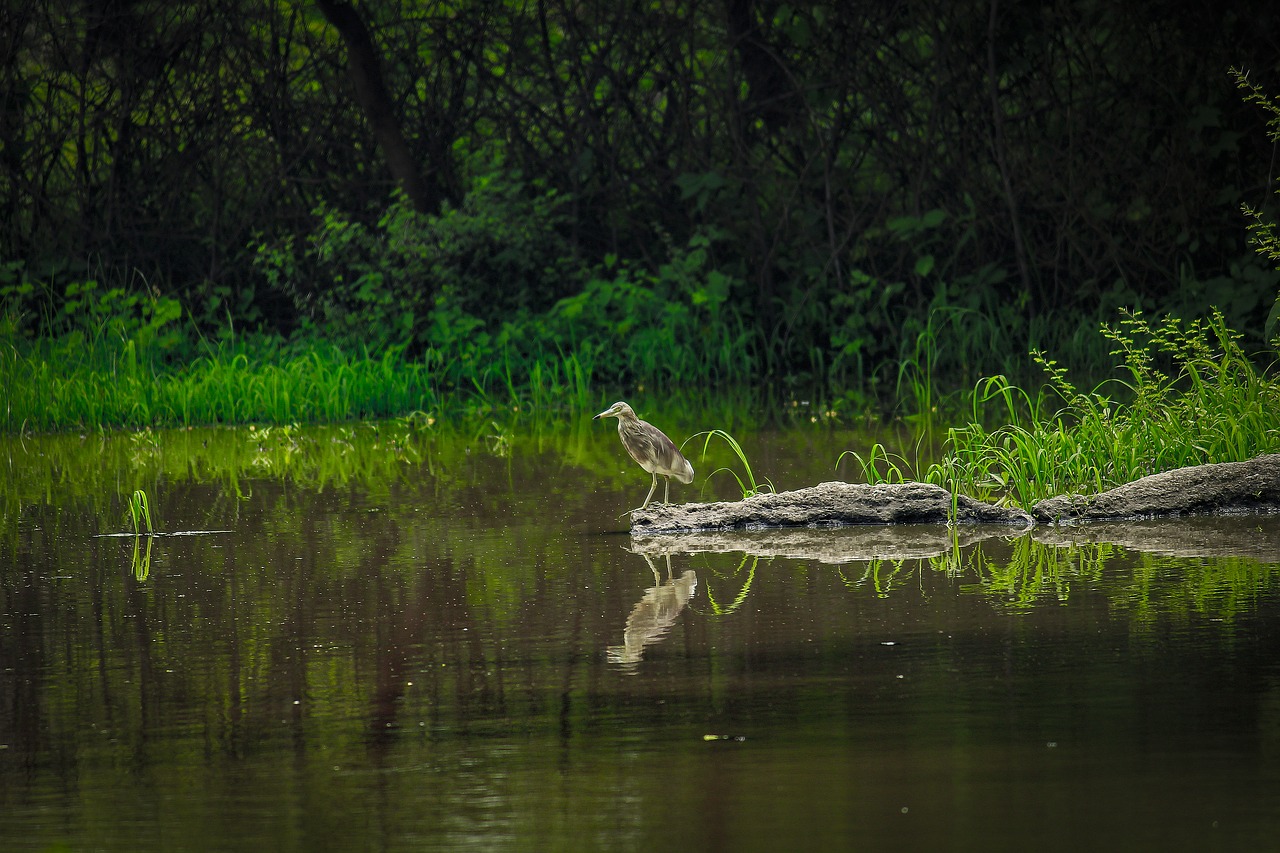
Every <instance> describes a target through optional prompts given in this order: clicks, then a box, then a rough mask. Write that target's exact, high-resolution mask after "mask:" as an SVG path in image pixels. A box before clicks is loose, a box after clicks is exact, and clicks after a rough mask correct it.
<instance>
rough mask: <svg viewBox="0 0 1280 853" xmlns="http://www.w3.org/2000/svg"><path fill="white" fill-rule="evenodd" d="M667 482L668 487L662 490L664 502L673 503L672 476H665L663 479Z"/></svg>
mask: <svg viewBox="0 0 1280 853" xmlns="http://www.w3.org/2000/svg"><path fill="white" fill-rule="evenodd" d="M662 481H663V482H664V483H665V484H666V486H667V487H666V488H665V489H663V490H662V502H663V503H664V504H669V503H671V478H670V477H664V478H663V480H662Z"/></svg>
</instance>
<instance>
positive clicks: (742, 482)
mask: <svg viewBox="0 0 1280 853" xmlns="http://www.w3.org/2000/svg"><path fill="white" fill-rule="evenodd" d="M703 436H705V439H704V440H703V442H702V458H703V459H706V458H707V450H708V449H709V448H710V446H711V439H713V438H718V439H720V440H721V441H723V442H724V443H725V444H727V445H728V446H729V449H730V450H731V451H733V455H734V456H736V457H737V459H738V461H739V462H740V463H741V464H742V469H743V473H742V475H741V476H739V474H738V472H737V471H735V470H733V469H732V468H729V467H727V466H721V467H719V468H717V469H715V470H714V471H712V472H711V473H710V474H708V475H707V481H710V480H711V478H712V477H714V476H715V475H716V474H719V473H720V472H722V471H723V472H725V473H727V474H729V475H730V476H731V477H733V479H734V480H735V481H736V482H737V484H738V489H739V491H741V492H742V497H743V499H744V500H745V499H746V498H749V497H753V496H754V495H759V494H762V493H764V492H772V491H774V488H773V484H772V483H770V482H769V481H768V480H765V481H764V482H763V483H758V482H756V476H755V473H754V472H753V471H752V470H751V462H750V461H749V460H748V459H747V454H746V451H744V450H743V449H742V445H740V444H738V441H737V439H735V438H734V437H733V436H732V435H730V434H729V433H727V432H725V431H724V430H722V429H711V430H705V431H703V432H699V433H695V434H693V435H691V436H689V438H688V441H693V440H694V439H696V438H699V437H703ZM686 443H687V442H686ZM704 488H705V485H704Z"/></svg>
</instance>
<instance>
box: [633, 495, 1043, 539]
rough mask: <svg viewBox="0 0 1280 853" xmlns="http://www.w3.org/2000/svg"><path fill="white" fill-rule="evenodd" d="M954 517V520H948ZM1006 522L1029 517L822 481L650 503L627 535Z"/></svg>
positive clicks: (963, 500)
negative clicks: (699, 500) (710, 499)
mask: <svg viewBox="0 0 1280 853" xmlns="http://www.w3.org/2000/svg"><path fill="white" fill-rule="evenodd" d="M953 514H954V518H953ZM951 521H954V522H955V523H957V524H979V523H983V524H1011V525H1017V526H1019V527H1029V526H1030V525H1031V524H1032V523H1033V522H1032V518H1031V516H1030V515H1028V514H1027V513H1026V512H1023V511H1022V510H1020V509H1016V508H1013V507H998V506H993V505H991V504H985V503H982V502H981V501H977V500H974V499H972V498H969V497H965V496H963V495H960V496H958V497H956V498H955V499H954V502H953V498H952V495H951V494H950V493H949V492H947V490H946V489H943V488H942V487H941V486H935V485H931V484H928V483H881V484H878V485H866V484H861V483H822V484H820V485H817V486H811V487H810V488H807V489H797V490H795V491H791V492H778V493H766V494H760V495H754V496H752V497H749V498H746V499H744V500H741V501H723V502H719V503H707V504H678V505H669V504H668V505H663V504H651V505H650V506H648V507H646V508H644V509H637V510H633V511H632V513H631V532H632V535H647V534H654V533H677V532H688V531H694V530H758V529H763V528H770V527H839V526H843V525H850V524H947V523H948V522H951Z"/></svg>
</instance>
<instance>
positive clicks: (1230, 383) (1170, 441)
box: [926, 311, 1280, 507]
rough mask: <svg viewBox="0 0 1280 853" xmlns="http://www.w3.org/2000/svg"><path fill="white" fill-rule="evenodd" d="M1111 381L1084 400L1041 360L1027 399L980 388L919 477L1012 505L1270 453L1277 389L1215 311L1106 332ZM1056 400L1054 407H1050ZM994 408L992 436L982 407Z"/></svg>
mask: <svg viewBox="0 0 1280 853" xmlns="http://www.w3.org/2000/svg"><path fill="white" fill-rule="evenodd" d="M1101 333H1102V335H1103V336H1104V337H1105V338H1106V339H1107V340H1109V341H1111V342H1112V346H1113V350H1112V354H1113V356H1116V357H1118V358H1119V360H1120V363H1119V365H1117V367H1118V370H1119V372H1120V375H1119V376H1117V377H1115V378H1112V379H1110V380H1107V381H1105V382H1103V383H1101V384H1099V385H1098V386H1096V387H1095V388H1094V389H1093V390H1092V391H1088V392H1082V391H1080V390H1078V389H1077V388H1076V387H1075V385H1074V384H1073V383H1072V382H1071V381H1070V380H1069V379H1068V378H1067V371H1066V370H1065V369H1064V368H1061V367H1059V366H1058V365H1057V363H1056V362H1055V361H1053V360H1051V359H1049V358H1047V357H1046V356H1044V355H1043V354H1042V353H1038V352H1037V353H1035V354H1034V357H1035V359H1036V361H1037V363H1039V364H1040V365H1041V367H1042V369H1044V370H1045V372H1046V373H1047V375H1048V384H1047V386H1046V388H1045V390H1044V391H1043V392H1042V394H1041V395H1039V396H1037V397H1035V398H1033V397H1031V395H1029V394H1028V393H1027V392H1025V391H1023V390H1021V389H1020V388H1017V387H1015V386H1013V385H1011V384H1010V383H1009V382H1008V381H1007V380H1005V379H1004V378H1003V377H994V378H992V379H988V380H984V381H983V382H981V383H979V385H978V387H977V388H976V389H975V391H974V393H973V418H972V420H971V422H970V423H969V424H968V425H967V426H964V427H959V428H954V429H951V430H949V431H948V437H947V442H946V454H945V456H944V458H943V459H942V460H941V461H940V462H939V463H937V464H935V465H933V466H931V467H930V469H929V471H928V473H927V475H926V479H928V480H929V481H930V482H936V483H939V484H941V485H944V486H946V487H948V488H950V489H951V490H952V491H953V492H955V491H959V490H964V491H969V492H975V493H977V494H979V495H982V496H990V495H1002V496H1006V497H1008V498H1009V499H1010V500H1012V501H1013V502H1015V503H1017V504H1018V505H1020V506H1023V507H1028V506H1030V505H1031V504H1033V503H1035V502H1036V501H1038V500H1040V499H1042V498H1045V497H1049V496H1051V495H1055V494H1063V493H1067V492H1072V491H1080V490H1088V491H1100V490H1103V489H1106V488H1110V487H1113V486H1116V485H1119V484H1121V483H1125V482H1129V481H1131V480H1134V479H1137V478H1138V477H1141V476H1144V475H1146V474H1152V473H1156V472H1159V471H1165V470H1168V469H1171V468H1176V467H1181V466H1185V465H1194V464H1202V463H1206V462H1227V461H1242V460H1245V459H1249V458H1251V457H1253V456H1256V455H1258V454H1260V453H1266V452H1271V451H1274V450H1277V449H1280V382H1278V381H1277V380H1276V378H1275V377H1274V376H1271V375H1268V374H1267V373H1265V372H1260V371H1259V370H1258V368H1257V367H1255V366H1254V364H1253V362H1252V361H1250V359H1249V358H1248V357H1247V356H1246V355H1245V353H1244V351H1243V350H1242V349H1241V347H1240V335H1239V334H1238V333H1236V332H1234V331H1232V330H1231V329H1230V328H1228V327H1227V325H1226V320H1225V319H1224V317H1223V316H1222V314H1221V313H1219V312H1216V311H1215V312H1214V313H1213V314H1212V315H1211V316H1210V317H1209V318H1208V319H1205V320H1195V321H1192V322H1189V323H1183V322H1182V321H1181V320H1179V319H1177V318H1174V317H1166V318H1165V319H1163V320H1162V321H1160V322H1159V323H1156V324H1152V323H1151V322H1149V321H1148V320H1147V319H1146V318H1145V317H1143V316H1142V315H1141V314H1140V313H1138V312H1122V314H1121V319H1120V321H1119V322H1118V323H1115V324H1111V323H1105V324H1103V325H1102V328H1101ZM1054 398H1056V399H1057V400H1058V401H1060V403H1061V404H1062V405H1061V408H1058V409H1056V410H1052V411H1051V410H1050V400H1051V399H1054ZM992 401H996V402H998V403H1000V405H1001V409H1000V416H1001V417H1002V418H1008V422H1007V423H1005V424H1004V425H1002V426H1000V427H997V428H995V429H993V430H988V429H987V428H986V427H985V426H984V423H985V422H986V421H987V419H986V418H985V417H983V415H984V412H983V407H984V406H985V404H987V403H989V402H992Z"/></svg>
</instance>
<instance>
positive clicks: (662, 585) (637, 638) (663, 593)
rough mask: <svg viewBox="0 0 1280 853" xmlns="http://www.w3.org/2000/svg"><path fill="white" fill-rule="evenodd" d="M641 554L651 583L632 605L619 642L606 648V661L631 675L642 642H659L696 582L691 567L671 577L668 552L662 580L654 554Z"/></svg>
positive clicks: (638, 658)
mask: <svg viewBox="0 0 1280 853" xmlns="http://www.w3.org/2000/svg"><path fill="white" fill-rule="evenodd" d="M642 556H643V557H644V559H645V562H646V563H648V564H649V569H650V570H651V571H652V572H653V583H654V585H653V586H651V587H649V588H648V589H646V590H645V591H644V595H643V596H641V598H640V600H639V601H637V602H636V604H635V607H632V608H631V615H630V616H628V617H627V626H626V628H624V629H623V631H622V644H621V645H618V646H610V647H609V648H608V649H607V650H606V651H607V654H608V657H609V662H610V663H612V664H617V665H618V666H619V667H621V668H622V669H623V671H624V672H626V673H628V674H630V675H634V674H635V673H636V671H637V670H638V669H639V665H640V660H641V659H642V658H643V657H644V648H645V646H651V645H653V644H654V643H657V642H661V640H662V639H663V638H664V637H665V636H666V635H667V632H668V631H669V630H671V626H672V625H674V624H675V621H676V619H677V618H678V617H679V616H680V611H682V610H684V608H685V606H686V605H687V604H688V603H689V599H691V598H693V593H694V590H695V589H696V588H697V586H698V576H697V575H696V574H695V573H694V572H693V570H692V569H689V570H686V571H685V572H684V573H683V574H681V575H680V577H678V578H677V577H674V575H673V573H672V570H671V557H670V555H668V556H667V558H666V562H667V577H666V579H665V580H663V578H662V575H661V574H660V573H659V572H658V567H657V566H655V565H654V563H653V558H651V557H650V556H648V555H647V554H644V555H642Z"/></svg>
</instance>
